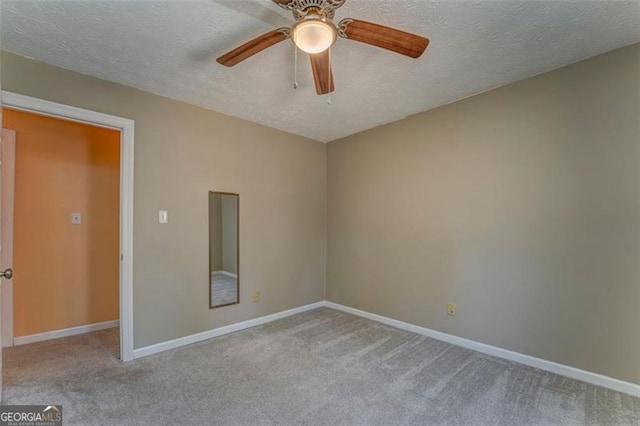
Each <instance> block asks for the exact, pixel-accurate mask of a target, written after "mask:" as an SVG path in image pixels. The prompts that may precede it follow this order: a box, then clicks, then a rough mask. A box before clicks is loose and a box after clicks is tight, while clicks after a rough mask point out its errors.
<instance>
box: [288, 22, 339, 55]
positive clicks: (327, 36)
mask: <svg viewBox="0 0 640 426" xmlns="http://www.w3.org/2000/svg"><path fill="white" fill-rule="evenodd" d="M337 36H338V32H337V31H336V28H335V27H334V26H333V25H332V24H331V23H329V22H327V21H325V20H323V19H322V18H319V17H316V16H310V17H309V18H307V19H303V20H301V21H298V22H297V23H296V24H295V25H294V27H293V28H292V30H291V39H292V40H293V43H294V44H295V45H296V46H297V47H298V49H300V50H302V51H304V52H307V53H309V54H312V55H313V54H316V53H321V52H324V51H325V50H327V49H328V48H330V47H331V46H332V45H333V43H335V42H336V38H337Z"/></svg>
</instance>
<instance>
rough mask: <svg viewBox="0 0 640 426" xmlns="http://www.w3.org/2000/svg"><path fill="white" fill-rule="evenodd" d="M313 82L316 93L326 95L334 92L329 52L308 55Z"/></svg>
mask: <svg viewBox="0 0 640 426" xmlns="http://www.w3.org/2000/svg"><path fill="white" fill-rule="evenodd" d="M309 58H310V59H311V70H312V71H313V80H314V81H315V83H316V93H317V94H318V95H326V94H327V93H331V92H333V91H334V90H336V88H335V86H334V84H333V72H332V71H331V66H330V64H329V50H325V51H324V52H322V53H316V54H315V55H309Z"/></svg>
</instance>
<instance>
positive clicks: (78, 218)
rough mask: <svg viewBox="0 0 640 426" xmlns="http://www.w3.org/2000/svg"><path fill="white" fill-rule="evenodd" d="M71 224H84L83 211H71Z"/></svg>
mask: <svg viewBox="0 0 640 426" xmlns="http://www.w3.org/2000/svg"><path fill="white" fill-rule="evenodd" d="M71 224H72V225H80V224H82V213H76V212H74V213H71Z"/></svg>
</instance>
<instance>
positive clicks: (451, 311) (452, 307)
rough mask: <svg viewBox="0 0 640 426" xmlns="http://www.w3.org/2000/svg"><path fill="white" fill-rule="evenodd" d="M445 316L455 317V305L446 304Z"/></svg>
mask: <svg viewBox="0 0 640 426" xmlns="http://www.w3.org/2000/svg"><path fill="white" fill-rule="evenodd" d="M447 315H451V316H455V315H456V304H455V303H451V302H449V303H447Z"/></svg>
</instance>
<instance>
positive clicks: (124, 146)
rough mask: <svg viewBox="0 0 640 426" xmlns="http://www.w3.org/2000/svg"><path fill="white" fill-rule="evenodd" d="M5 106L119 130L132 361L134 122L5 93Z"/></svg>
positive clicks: (124, 284)
mask: <svg viewBox="0 0 640 426" xmlns="http://www.w3.org/2000/svg"><path fill="white" fill-rule="evenodd" d="M2 106H3V107H4V108H7V109H12V110H18V111H26V112H31V113H34V114H39V115H45V116H49V117H54V118H60V119H63V120H68V121H74V122H78V123H86V124H90V125H93V126H99V127H105V128H109V129H115V130H119V131H120V359H121V360H122V361H130V360H132V359H133V139H134V121H133V120H130V119H127V118H122V117H116V116H114V115H108V114H103V113H100V112H95V111H90V110H86V109H82V108H77V107H73V106H69V105H63V104H59V103H56V102H50V101H45V100H42V99H37V98H32V97H29V96H24V95H20V94H17V93H11V92H7V91H4V90H3V91H2ZM16 273H18V274H19V273H20V271H17V272H16Z"/></svg>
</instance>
